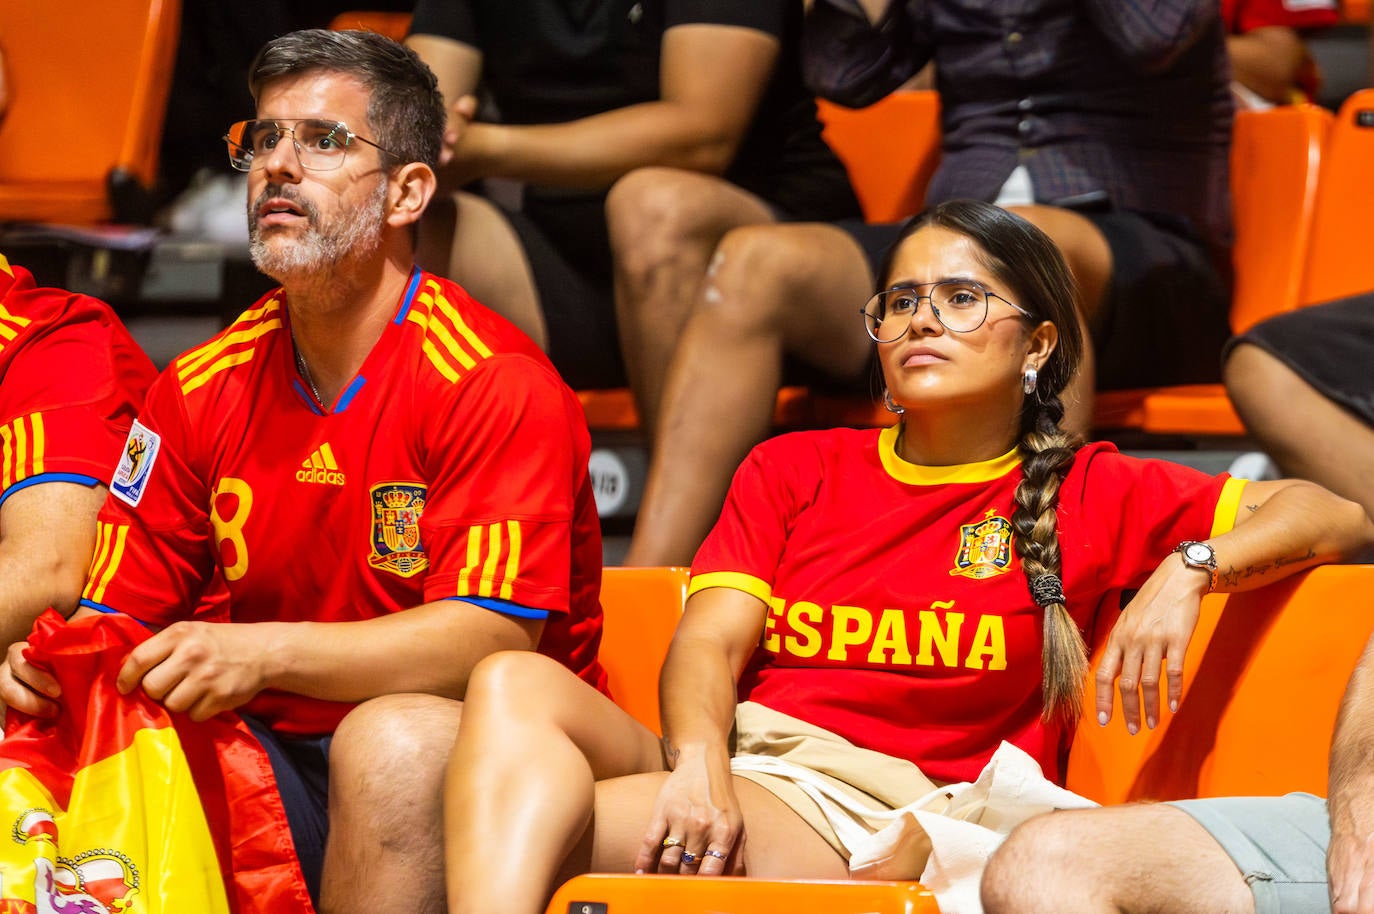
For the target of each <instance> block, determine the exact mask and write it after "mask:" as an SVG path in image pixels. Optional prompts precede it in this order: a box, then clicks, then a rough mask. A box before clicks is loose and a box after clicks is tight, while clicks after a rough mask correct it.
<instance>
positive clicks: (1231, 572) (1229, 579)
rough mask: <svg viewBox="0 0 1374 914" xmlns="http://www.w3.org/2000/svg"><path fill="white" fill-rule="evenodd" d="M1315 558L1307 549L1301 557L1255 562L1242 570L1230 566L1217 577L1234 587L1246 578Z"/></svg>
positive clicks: (1315, 554) (1284, 557)
mask: <svg viewBox="0 0 1374 914" xmlns="http://www.w3.org/2000/svg"><path fill="white" fill-rule="evenodd" d="M1316 557H1317V553H1315V552H1313V551H1312V550H1311V549H1309V550H1307V552H1306V553H1304V554H1303V555H1294V556H1283V557H1280V558H1277V559H1274V561H1272V562H1257V563H1255V564H1253V565H1246V566H1245V567H1244V568H1237V567H1236V566H1235V565H1232V566H1230V567H1229V568H1227V569H1226V570H1225V571H1222V572H1220V573H1219V574H1218V575H1217V577H1218V578H1219V579H1220V580H1221V581H1222V583H1224V584H1226V585H1227V586H1231V587H1234V586H1235V585H1237V584H1239V583H1240V582H1241V581H1243V580H1245V579H1246V578H1256V577H1261V576H1263V575H1266V574H1268V573H1269V572H1271V571H1274V570H1275V569H1278V568H1282V567H1283V566H1285V565H1294V564H1297V563H1298V562H1305V561H1307V560H1308V559H1314V558H1316Z"/></svg>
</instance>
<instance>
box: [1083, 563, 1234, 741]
mask: <svg viewBox="0 0 1374 914" xmlns="http://www.w3.org/2000/svg"><path fill="white" fill-rule="evenodd" d="M1207 587H1208V575H1207V573H1206V571H1204V570H1199V569H1197V568H1192V567H1189V566H1188V565H1185V564H1184V563H1183V558H1182V556H1180V555H1178V554H1177V553H1171V554H1170V555H1169V557H1168V558H1166V559H1165V560H1164V561H1163V562H1162V563H1161V564H1160V566H1159V567H1158V568H1156V569H1155V571H1154V573H1153V574H1151V575H1150V577H1149V579H1148V580H1146V582H1145V586H1143V587H1141V588H1140V592H1139V593H1137V594H1136V596H1135V599H1133V600H1131V602H1130V604H1129V605H1128V606H1127V607H1126V608H1125V610H1123V611H1122V613H1121V618H1119V619H1118V620H1117V622H1116V625H1115V626H1113V628H1112V633H1111V635H1110V636H1109V637H1108V638H1107V647H1106V649H1105V650H1104V651H1103V655H1102V663H1101V665H1100V666H1098V668H1097V680H1096V685H1097V722H1098V723H1099V724H1102V725H1103V726H1106V724H1107V722H1108V721H1109V720H1111V717H1112V704H1113V698H1112V685H1113V683H1116V684H1117V688H1118V690H1119V691H1120V692H1121V713H1122V716H1123V717H1125V718H1126V729H1127V730H1129V731H1131V733H1133V734H1134V733H1136V732H1138V731H1139V730H1140V712H1141V704H1142V699H1143V704H1144V710H1145V725H1146V726H1147V727H1150V728H1152V729H1153V728H1154V726H1155V724H1157V723H1158V722H1159V671H1160V667H1161V666H1163V667H1164V668H1165V671H1166V674H1165V675H1166V678H1167V680H1168V697H1169V710H1170V711H1177V710H1178V703H1179V699H1180V698H1181V697H1182V695H1183V658H1184V656H1185V654H1186V653H1187V651H1188V642H1189V641H1190V640H1192V637H1193V629H1194V628H1196V627H1197V620H1198V611H1199V608H1200V606H1201V604H1202V595H1203V594H1204V593H1206V592H1207ZM1118 677H1120V678H1119V680H1118Z"/></svg>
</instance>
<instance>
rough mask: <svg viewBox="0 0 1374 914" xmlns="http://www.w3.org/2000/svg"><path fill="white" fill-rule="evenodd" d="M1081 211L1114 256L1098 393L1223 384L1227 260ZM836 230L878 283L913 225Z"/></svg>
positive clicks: (1101, 324) (1125, 221) (1101, 331)
mask: <svg viewBox="0 0 1374 914" xmlns="http://www.w3.org/2000/svg"><path fill="white" fill-rule="evenodd" d="M1079 212H1080V214H1081V215H1082V216H1084V217H1085V218H1086V219H1088V220H1090V221H1091V222H1092V223H1093V224H1094V225H1096V226H1097V228H1098V230H1099V231H1100V232H1102V234H1103V236H1104V237H1105V238H1106V241H1107V246H1108V247H1109V248H1110V249H1111V252H1112V280H1111V283H1110V284H1109V286H1108V288H1107V293H1106V297H1105V300H1104V301H1103V303H1102V307H1101V310H1100V313H1099V315H1098V319H1097V322H1096V324H1097V326H1096V327H1095V329H1094V332H1093V346H1094V351H1095V352H1096V353H1097V385H1096V386H1097V388H1098V389H1099V390H1120V389H1127V388H1131V387H1153V386H1156V385H1163V384H1204V383H1212V382H1215V381H1218V380H1220V378H1221V350H1222V347H1223V346H1224V345H1225V343H1226V339H1227V337H1228V336H1230V332H1231V331H1230V323H1229V312H1230V308H1231V270H1230V267H1229V265H1228V264H1227V263H1226V261H1225V257H1215V256H1212V255H1211V253H1210V252H1209V251H1208V250H1207V248H1206V247H1205V246H1204V245H1202V244H1199V243H1198V242H1196V241H1193V240H1191V239H1189V238H1187V237H1185V236H1183V235H1180V234H1177V233H1175V232H1172V231H1169V230H1168V229H1165V228H1162V227H1160V226H1158V225H1156V224H1154V223H1152V222H1151V221H1150V220H1148V219H1146V218H1144V217H1142V216H1139V215H1136V214H1134V213H1128V212H1122V211H1119V210H1117V211H1106V212H1083V211H1079ZM836 225H837V226H838V227H839V228H841V229H843V230H844V231H845V232H846V233H848V234H849V236H850V237H851V238H853V239H854V241H855V242H856V243H857V244H858V245H859V247H861V248H862V249H863V251H864V254H865V255H866V256H867V257H868V261H869V266H870V267H871V268H872V270H873V275H874V276H875V277H876V276H878V274H879V272H880V270H881V264H882V260H883V258H884V257H885V256H886V254H887V250H888V248H889V247H891V246H892V243H893V242H894V241H895V240H896V238H897V236H898V234H899V233H900V231H901V228H902V226H903V225H905V223H890V224H886V225H864V224H863V223H861V222H858V221H857V220H846V221H842V222H837V223H836Z"/></svg>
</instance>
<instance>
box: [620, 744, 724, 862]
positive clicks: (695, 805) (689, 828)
mask: <svg viewBox="0 0 1374 914" xmlns="http://www.w3.org/2000/svg"><path fill="white" fill-rule="evenodd" d="M743 850H744V818H743V816H741V814H740V810H739V801H738V800H737V799H736V798H735V789H734V783H733V781H732V775H731V774H730V757H729V755H728V754H727V753H726V752H725V751H724V750H723V749H705V748H700V747H696V748H693V747H685V748H683V749H682V750H681V752H680V753H679V755H678V759H677V764H676V766H675V767H674V769H673V771H672V772H671V773H670V774H669V775H668V780H666V781H665V782H664V783H663V787H662V788H661V789H660V790H659V792H658V798H657V799H656V800H655V801H654V811H653V815H652V817H651V818H650V820H649V828H648V830H647V831H646V832H645V833H644V843H643V844H642V845H641V846H640V849H639V854H638V856H636V857H635V872H637V873H648V872H653V871H654V870H657V871H658V872H660V873H682V874H685V875H693V874H700V875H703V876H719V875H721V874H723V873H725V872H726V871H727V870H728V871H729V872H732V873H737V872H740V871H741V869H742V865H743V856H742V854H743Z"/></svg>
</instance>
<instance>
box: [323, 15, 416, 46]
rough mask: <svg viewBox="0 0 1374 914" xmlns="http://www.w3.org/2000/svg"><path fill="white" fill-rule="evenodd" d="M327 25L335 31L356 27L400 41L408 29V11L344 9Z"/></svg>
mask: <svg viewBox="0 0 1374 914" xmlns="http://www.w3.org/2000/svg"><path fill="white" fill-rule="evenodd" d="M329 27H330V28H331V29H334V30H335V31H337V32H343V31H348V30H350V29H358V30H361V31H364V32H376V33H377V34H379V35H385V36H386V37H388V38H391V39H394V40H396V41H400V40H401V39H402V38H405V37H406V34H407V33H408V32H409V31H410V13H397V12H390V11H388V10H346V11H345V12H342V13H339V14H338V15H337V16H335V17H334V18H333V19H332V20H330V22H329Z"/></svg>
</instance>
